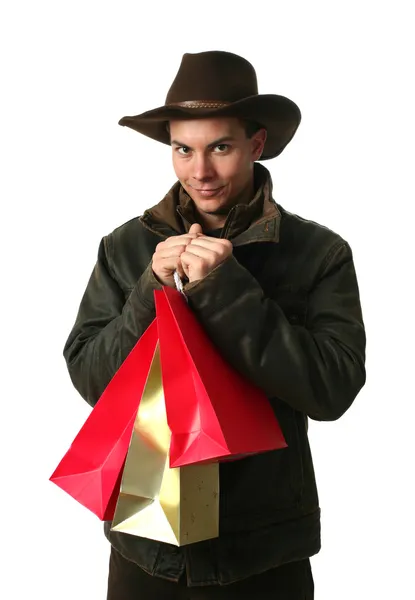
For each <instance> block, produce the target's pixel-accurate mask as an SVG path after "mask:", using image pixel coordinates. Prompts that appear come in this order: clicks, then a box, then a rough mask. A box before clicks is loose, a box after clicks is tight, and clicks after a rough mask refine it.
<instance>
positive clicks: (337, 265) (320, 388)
mask: <svg viewBox="0 0 415 600" xmlns="http://www.w3.org/2000/svg"><path fill="white" fill-rule="evenodd" d="M324 264H325V266H324V269H323V272H322V273H321V275H320V276H319V277H318V281H317V282H316V283H315V285H314V287H313V289H312V290H311V291H310V293H309V298H308V310H307V319H306V324H305V326H297V325H292V324H290V323H289V321H288V320H287V318H286V317H285V315H284V313H283V311H282V309H281V308H280V307H279V305H278V303H277V302H275V301H274V300H271V299H269V298H267V297H265V295H264V293H263V290H262V288H261V287H260V285H259V284H258V283H257V281H256V280H255V279H254V278H253V277H252V275H251V274H250V273H249V272H248V271H247V270H246V269H245V268H244V267H243V266H241V265H240V264H239V263H238V262H237V260H236V259H235V258H234V257H233V256H231V257H230V258H229V259H228V260H226V261H225V262H224V263H223V264H222V265H219V267H217V268H216V269H215V270H214V271H212V272H211V273H210V274H209V275H208V276H207V277H206V278H205V279H203V280H200V281H199V282H196V283H193V284H188V286H187V289H186V294H187V296H188V298H189V304H190V306H191V307H192V308H193V310H194V311H195V314H196V315H197V316H198V318H199V320H200V322H201V323H202V325H203V326H204V328H205V330H206V332H207V334H208V335H209V337H210V338H211V340H212V341H213V342H214V343H215V344H216V346H217V347H218V349H219V350H220V351H221V353H222V355H223V356H224V358H225V359H226V360H228V361H229V363H230V364H232V365H233V366H234V367H235V368H236V369H237V370H239V371H240V372H241V373H242V374H243V375H245V376H247V377H248V378H249V379H250V380H251V381H253V382H254V383H255V384H257V385H258V386H259V387H260V388H262V389H263V390H264V391H265V392H266V394H267V396H268V397H269V398H273V397H277V398H279V399H280V400H283V401H285V402H286V403H287V404H289V405H291V406H292V407H293V408H294V409H296V410H299V411H301V412H303V413H306V414H307V415H308V416H309V417H310V418H312V419H315V420H335V419H338V418H339V417H340V416H341V415H342V414H343V413H344V412H345V411H346V410H347V409H348V408H349V407H350V405H351V404H352V402H353V400H354V399H355V397H356V396H357V394H358V392H359V391H360V389H361V388H362V387H363V385H364V383H365V377H366V375H365V345H366V336H365V329H364V324H363V319H362V313H361V307H360V299H359V290H358V284H357V279H356V273H355V269H354V264H353V259H352V252H351V249H350V247H349V245H348V244H347V243H344V242H341V243H338V244H337V245H336V247H335V248H333V249H332V251H331V252H330V253H329V255H328V257H327V259H326V261H325V263H324Z"/></svg>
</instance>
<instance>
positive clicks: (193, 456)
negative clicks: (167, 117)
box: [154, 287, 287, 467]
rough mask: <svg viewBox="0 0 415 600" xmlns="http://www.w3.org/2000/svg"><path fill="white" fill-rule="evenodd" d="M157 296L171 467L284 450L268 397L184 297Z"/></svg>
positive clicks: (166, 293) (159, 293)
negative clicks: (224, 353) (231, 360)
mask: <svg viewBox="0 0 415 600" xmlns="http://www.w3.org/2000/svg"><path fill="white" fill-rule="evenodd" d="M154 295H155V302H156V316H157V328H158V337H159V344H160V360H161V372H162V381H163V390H164V396H165V402H166V411H167V422H168V424H169V428H170V430H171V433H172V438H171V444H170V466H171V467H179V466H184V465H189V464H197V463H202V462H208V461H212V460H224V459H229V458H233V459H235V458H240V457H242V456H243V455H247V454H257V453H260V452H266V451H269V450H276V449H280V448H285V447H286V446H287V443H286V441H285V439H284V435H283V433H282V430H281V428H280V425H279V423H278V420H277V418H276V416H275V414H274V411H273V409H272V407H271V404H270V402H269V400H268V398H267V397H266V395H265V394H264V393H263V392H262V390H260V389H259V388H258V387H256V386H254V385H253V384H252V383H250V382H249V381H248V380H247V379H245V378H244V377H242V376H241V375H240V374H239V373H238V372H237V371H236V370H234V369H233V368H232V367H231V366H230V365H229V364H228V363H227V362H226V361H225V360H224V359H223V358H222V357H221V355H220V354H219V352H218V350H217V349H216V348H215V347H214V345H213V344H212V342H211V341H210V339H209V338H208V336H207V335H206V333H205V332H204V330H203V328H202V326H201V325H200V323H199V322H198V321H197V319H196V317H195V316H194V314H193V313H192V311H191V309H190V308H189V307H188V305H187V303H186V301H185V299H184V297H183V295H182V294H180V293H179V292H177V291H176V290H174V289H171V288H167V287H164V288H163V290H160V291H155V292H154Z"/></svg>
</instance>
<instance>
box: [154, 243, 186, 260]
mask: <svg viewBox="0 0 415 600" xmlns="http://www.w3.org/2000/svg"><path fill="white" fill-rule="evenodd" d="M186 248H187V246H186V245H185V244H182V245H178V246H165V247H164V248H163V247H161V248H160V249H159V250H157V251H156V256H157V257H160V258H169V257H173V256H180V255H181V254H182V252H184V251H185V250H186Z"/></svg>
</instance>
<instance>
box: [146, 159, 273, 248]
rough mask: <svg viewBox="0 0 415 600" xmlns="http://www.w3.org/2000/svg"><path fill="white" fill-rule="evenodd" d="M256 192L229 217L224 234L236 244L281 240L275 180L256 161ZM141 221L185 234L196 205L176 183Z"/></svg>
mask: <svg viewBox="0 0 415 600" xmlns="http://www.w3.org/2000/svg"><path fill="white" fill-rule="evenodd" d="M254 176H255V189H256V192H255V195H254V197H253V198H252V200H251V202H250V203H249V204H237V205H236V206H234V207H233V208H232V209H231V210H230V212H229V215H228V217H227V219H226V222H225V225H224V227H223V234H222V236H223V237H226V238H227V239H229V240H231V241H232V243H233V245H234V246H241V245H245V244H249V243H252V242H278V241H279V227H280V221H281V213H280V211H279V209H278V206H277V204H276V202H275V201H274V200H273V198H272V180H271V175H270V173H269V171H268V170H267V169H266V168H265V167H264V166H262V165H260V164H258V163H255V167H254ZM140 220H141V222H142V223H143V225H144V226H145V227H147V228H148V229H150V230H151V231H153V232H154V233H156V234H157V235H159V236H161V237H163V238H165V237H169V236H171V235H174V234H182V233H186V232H187V231H188V230H189V228H190V226H191V225H192V223H194V222H195V221H196V218H195V210H194V204H193V201H192V199H191V198H190V196H189V195H188V194H187V193H186V192H185V191H184V189H183V187H182V186H181V184H180V182H176V183H175V184H174V185H173V187H172V188H171V189H170V190H169V192H168V193H167V194H166V196H165V197H164V198H163V200H162V201H161V202H159V203H158V204H157V205H156V206H154V207H153V208H150V209H148V210H146V211H145V212H144V214H143V216H142V217H140Z"/></svg>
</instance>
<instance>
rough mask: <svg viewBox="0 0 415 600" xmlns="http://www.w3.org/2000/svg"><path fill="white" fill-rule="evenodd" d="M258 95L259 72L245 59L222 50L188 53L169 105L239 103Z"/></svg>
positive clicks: (175, 80) (172, 87)
mask: <svg viewBox="0 0 415 600" xmlns="http://www.w3.org/2000/svg"><path fill="white" fill-rule="evenodd" d="M257 94H258V83H257V77H256V73H255V69H254V67H253V66H252V65H251V63H250V62H248V61H247V60H246V59H245V58H242V57H241V56H238V55H237V54H232V53H231V52H223V51H219V50H213V51H209V52H199V53H196V54H190V53H186V54H184V55H183V57H182V61H181V64H180V67H179V70H178V72H177V75H176V77H175V79H174V81H173V83H172V85H171V87H170V89H169V91H168V93H167V97H166V105H169V104H178V103H181V102H189V101H192V100H199V101H201V100H202V101H216V102H225V103H227V102H236V101H237V100H242V99H243V98H248V97H249V96H255V95H257Z"/></svg>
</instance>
